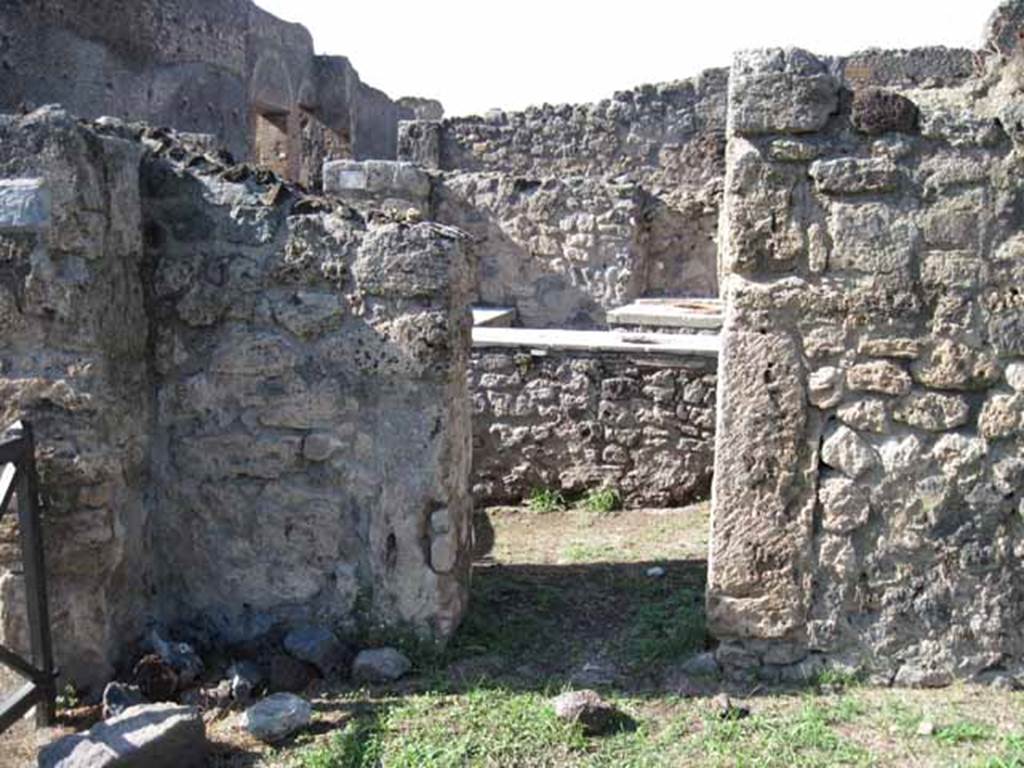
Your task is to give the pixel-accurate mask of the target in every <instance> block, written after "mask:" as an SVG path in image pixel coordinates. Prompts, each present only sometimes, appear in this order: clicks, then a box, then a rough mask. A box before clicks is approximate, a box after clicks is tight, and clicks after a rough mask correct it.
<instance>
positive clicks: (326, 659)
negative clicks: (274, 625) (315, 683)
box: [284, 626, 352, 675]
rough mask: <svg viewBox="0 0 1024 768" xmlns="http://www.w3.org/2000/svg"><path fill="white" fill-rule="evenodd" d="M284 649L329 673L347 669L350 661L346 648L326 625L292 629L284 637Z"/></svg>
mask: <svg viewBox="0 0 1024 768" xmlns="http://www.w3.org/2000/svg"><path fill="white" fill-rule="evenodd" d="M284 649H285V650H286V651H288V653H290V654H291V655H292V656H294V657H295V658H297V659H299V660H301V661H306V662H309V663H310V664H312V665H313V666H315V667H316V668H317V669H319V670H320V672H321V674H324V675H329V674H331V673H333V672H336V671H337V670H340V669H347V668H348V666H349V664H350V663H351V661H352V658H351V657H352V655H351V653H350V651H349V650H348V648H346V647H345V645H344V644H343V643H342V642H341V641H340V640H339V639H338V636H337V635H335V634H334V632H332V631H331V630H330V629H328V628H327V627H316V626H306V627H298V628H296V629H293V630H292V631H291V632H289V633H288V634H287V635H285V638H284Z"/></svg>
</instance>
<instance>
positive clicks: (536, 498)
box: [526, 488, 568, 514]
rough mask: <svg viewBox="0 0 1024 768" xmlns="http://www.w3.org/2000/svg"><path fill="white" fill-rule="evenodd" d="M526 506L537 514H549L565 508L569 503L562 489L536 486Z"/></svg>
mask: <svg viewBox="0 0 1024 768" xmlns="http://www.w3.org/2000/svg"><path fill="white" fill-rule="evenodd" d="M526 506H527V508H528V509H529V510H530V511H531V512H533V513H535V514H547V513H550V512H559V511H561V510H564V509H566V508H567V506H568V505H567V504H566V502H565V497H564V496H563V495H562V493H561V491H556V490H554V489H553V488H534V490H533V492H532V493H531V494H530V498H529V499H528V500H527V502H526Z"/></svg>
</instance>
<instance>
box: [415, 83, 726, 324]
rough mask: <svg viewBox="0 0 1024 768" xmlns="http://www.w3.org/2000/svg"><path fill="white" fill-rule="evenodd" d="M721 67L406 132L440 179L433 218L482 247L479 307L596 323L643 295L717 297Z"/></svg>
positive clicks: (527, 318) (537, 320)
mask: <svg viewBox="0 0 1024 768" xmlns="http://www.w3.org/2000/svg"><path fill="white" fill-rule="evenodd" d="M726 86H727V77H726V72H725V71H724V70H709V71H707V72H705V73H703V74H701V75H700V76H699V77H697V78H695V79H693V80H683V81H678V82H674V83H667V84H663V85H658V86H644V87H642V88H638V89H636V90H633V91H625V92H622V93H618V94H616V95H615V97H614V98H612V99H608V100H605V101H602V102H599V103H596V104H582V105H574V106H570V105H563V106H557V107H556V106H550V105H545V106H543V107H539V108H532V109H528V110H526V111H524V112H517V113H504V112H496V113H493V114H490V115H488V116H487V117H471V118H451V119H447V120H444V121H420V122H411V123H403V124H402V125H401V126H400V128H399V157H400V159H405V160H410V161H415V162H418V163H421V164H423V165H426V166H428V167H432V168H435V169H438V170H439V171H441V172H442V179H441V184H440V206H439V208H438V209H437V211H436V214H437V216H438V217H439V219H440V220H441V221H444V222H446V223H452V224H455V225H457V226H459V227H462V228H465V229H466V230H467V231H470V232H471V233H472V234H473V235H474V236H475V238H476V241H477V248H476V250H477V253H478V261H479V262H480V265H481V271H480V275H479V295H480V300H481V301H484V302H487V303H503V304H506V305H508V306H514V307H515V308H516V309H517V310H518V312H519V314H520V316H521V318H522V321H523V323H524V325H527V326H531V327H556V326H565V325H570V326H575V327H595V326H601V325H603V323H604V311H605V310H606V309H607V308H609V307H610V306H614V305H621V304H623V303H626V302H628V301H630V300H632V299H634V298H637V297H639V296H664V295H672V296H715V295H717V292H718V270H717V249H716V246H715V241H714V238H715V232H716V229H717V223H718V209H719V201H720V198H721V184H722V179H723V177H724V173H725V166H724V147H725V103H726Z"/></svg>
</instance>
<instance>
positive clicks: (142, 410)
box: [0, 109, 471, 685]
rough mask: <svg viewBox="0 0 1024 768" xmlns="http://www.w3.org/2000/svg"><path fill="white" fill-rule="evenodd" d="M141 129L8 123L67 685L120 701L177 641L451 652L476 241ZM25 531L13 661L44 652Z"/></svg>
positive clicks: (13, 335) (7, 191) (32, 389)
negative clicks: (393, 639)
mask: <svg viewBox="0 0 1024 768" xmlns="http://www.w3.org/2000/svg"><path fill="white" fill-rule="evenodd" d="M140 131H142V129H141V128H138V127H135V126H129V125H121V124H116V123H111V122H106V123H104V124H103V125H102V126H92V127H90V126H86V125H83V124H81V123H78V122H77V121H76V120H74V119H73V118H71V117H69V116H68V115H67V114H65V113H63V112H61V111H59V110H53V109H50V110H44V111H41V112H38V113H33V114H30V115H28V116H26V117H22V118H15V117H3V118H0V168H3V170H4V174H5V176H8V175H9V176H10V178H4V179H0V319H2V320H3V334H2V336H0V419H2V420H3V422H10V421H13V420H15V419H17V418H20V417H26V418H28V419H30V420H32V422H33V424H34V426H35V428H36V439H37V444H38V451H39V454H38V459H39V465H40V470H41V474H42V482H41V488H42V492H43V494H44V495H45V538H46V541H47V555H48V561H47V565H48V572H49V576H50V598H51V606H52V611H53V624H54V637H55V639H56V644H57V649H56V650H57V656H58V663H59V666H60V667H61V668H62V669H63V670H64V674H65V676H66V678H67V679H68V680H69V681H73V682H75V683H77V684H79V685H89V684H95V683H101V682H103V681H105V679H107V678H108V676H109V674H110V671H111V669H112V666H113V665H114V664H115V663H117V661H118V659H119V658H121V657H122V655H123V654H127V653H129V652H131V651H132V645H133V643H134V642H135V641H136V639H137V638H138V637H139V635H140V633H141V632H142V631H143V630H144V629H145V627H146V625H147V624H149V623H152V622H155V623H158V624H163V625H165V627H166V626H169V627H170V628H171V629H172V630H173V634H176V635H177V636H178V637H183V638H187V639H192V640H195V641H199V642H201V643H203V644H204V645H205V644H206V643H210V644H217V643H224V642H234V641H243V640H247V639H252V638H257V637H259V636H260V635H262V634H263V633H265V632H267V631H268V630H269V629H270V628H271V627H272V626H274V625H275V624H282V625H285V626H288V625H291V624H294V623H305V622H317V623H323V624H327V625H330V626H333V627H336V628H337V629H339V630H340V631H347V630H352V629H354V628H355V626H356V625H357V624H359V625H365V624H372V625H375V626H377V625H383V626H389V627H401V628H402V629H403V630H405V629H407V628H412V629H415V630H418V631H420V632H422V633H423V634H425V635H430V636H434V637H442V636H445V635H447V634H449V633H450V632H452V631H453V630H454V628H455V626H456V625H457V624H458V621H459V619H460V617H461V615H462V612H463V610H464V608H465V604H466V585H467V581H468V572H469V556H468V554H467V553H468V545H469V538H470V530H469V518H470V508H471V503H470V498H469V487H468V478H469V469H470V448H471V445H470V424H469V418H470V412H469V394H468V392H467V389H466V369H467V357H468V354H469V345H470V339H469V333H470V320H469V308H468V294H469V288H470V283H469V268H468V264H467V263H466V258H465V252H464V249H463V241H464V236H463V235H462V234H461V233H459V232H458V231H456V230H453V229H450V228H445V227H441V226H438V225H436V224H428V223H416V224H407V223H405V222H404V221H400V220H396V219H394V218H390V217H389V216H388V215H386V214H384V213H382V212H380V211H370V210H367V211H364V212H360V211H357V210H355V209H353V208H350V207H348V206H346V205H343V204H341V203H339V202H338V201H336V200H332V199H327V198H310V197H306V196H304V195H303V193H302V192H301V191H300V190H299V189H298V188H295V187H290V186H288V185H285V184H283V183H282V182H281V180H280V179H279V178H277V177H275V176H274V175H273V174H270V173H268V172H266V171H264V170H260V171H257V172H253V171H252V170H251V169H248V168H247V167H245V166H235V167H231V168H225V167H222V166H220V165H219V164H218V161H217V160H216V159H215V158H211V157H209V156H204V155H203V154H202V153H201V152H195V151H193V148H191V147H189V146H188V145H187V144H186V145H182V144H181V143H180V142H178V141H177V139H176V138H175V137H174V136H172V135H169V134H167V133H166V132H164V131H153V130H145V131H144V132H142V133H140ZM8 523H9V521H8ZM0 534H2V535H0V543H2V546H0V642H3V643H5V644H8V645H10V646H12V647H14V648H24V646H25V634H24V629H25V627H24V615H23V611H22V610H21V599H20V577H19V576H18V575H17V572H16V561H15V553H14V552H13V551H12V549H11V548H10V546H9V545H10V543H11V542H12V541H13V532H12V531H11V530H10V529H9V528H8V529H5V530H3V531H2V532H0Z"/></svg>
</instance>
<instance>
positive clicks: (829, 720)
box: [695, 698, 873, 768]
mask: <svg viewBox="0 0 1024 768" xmlns="http://www.w3.org/2000/svg"><path fill="white" fill-rule="evenodd" d="M849 717H851V711H850V710H849V709H848V708H847V707H837V706H836V705H834V704H832V703H828V702H822V701H820V700H815V699H810V698H809V699H806V700H805V701H804V702H803V704H802V706H801V707H800V708H799V710H797V711H796V712H794V713H793V714H792V715H790V716H788V717H784V718H780V717H771V716H763V715H758V714H755V715H753V716H752V717H750V718H747V719H743V720H718V719H713V718H708V719H706V720H705V722H704V733H703V736H702V737H701V738H700V739H699V740H698V742H697V744H696V745H695V746H696V747H697V749H699V750H703V751H704V752H705V753H706V755H707V756H708V758H709V759H708V762H707V764H708V765H716V766H717V765H723V766H724V765H729V766H759V768H774V767H775V766H778V767H779V768H797V767H803V766H807V768H810V767H811V766H814V767H817V766H833V765H851V766H861V765H864V766H867V765H872V764H873V763H872V759H871V755H870V753H869V752H868V751H867V750H866V749H865V748H864V747H861V746H860V745H858V744H856V743H854V742H851V741H849V740H848V739H846V738H844V737H843V736H842V735H840V734H839V733H838V732H837V731H836V729H835V726H836V725H838V724H840V723H844V722H847V721H848V718H849Z"/></svg>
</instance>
